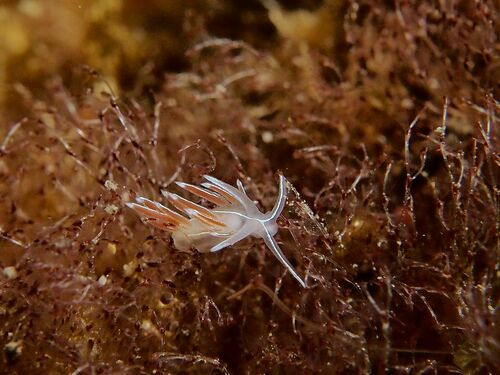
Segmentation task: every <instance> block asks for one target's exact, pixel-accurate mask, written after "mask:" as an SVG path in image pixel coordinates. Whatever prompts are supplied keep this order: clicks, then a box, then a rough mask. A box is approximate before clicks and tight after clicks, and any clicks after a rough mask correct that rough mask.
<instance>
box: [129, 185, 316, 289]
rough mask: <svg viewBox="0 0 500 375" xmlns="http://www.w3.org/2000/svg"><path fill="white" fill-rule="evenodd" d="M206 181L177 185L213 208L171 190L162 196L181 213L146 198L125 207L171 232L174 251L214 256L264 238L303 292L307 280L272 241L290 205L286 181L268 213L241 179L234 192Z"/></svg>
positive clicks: (139, 198) (229, 187)
mask: <svg viewBox="0 0 500 375" xmlns="http://www.w3.org/2000/svg"><path fill="white" fill-rule="evenodd" d="M204 179H205V180H206V181H205V182H203V183H202V184H201V186H196V185H191V184H187V183H184V182H176V184H177V185H178V186H179V187H181V188H182V189H185V190H187V191H188V192H190V193H191V194H194V195H197V196H198V197H201V198H204V199H205V200H207V201H208V202H210V203H213V204H214V205H215V207H214V208H212V209H209V208H206V207H203V206H201V205H199V204H196V203H193V202H191V201H189V200H187V199H185V198H183V197H181V196H179V195H177V194H174V193H170V192H167V191H163V192H162V193H163V195H164V196H165V198H166V199H167V201H168V202H169V203H170V204H171V205H172V206H173V207H175V208H176V209H177V210H178V211H179V212H177V211H174V210H173V209H170V208H168V207H166V206H164V205H162V204H161V203H159V202H155V201H152V200H149V199H147V198H144V197H137V198H136V203H127V206H128V207H130V208H132V209H133V210H135V211H136V212H137V213H138V214H140V215H141V216H142V217H143V219H144V220H145V221H146V222H148V223H149V224H152V225H154V226H155V227H158V228H160V229H163V230H169V231H171V232H172V238H173V240H174V246H175V247H176V248H177V249H179V250H186V249H189V248H190V247H194V248H195V249H197V250H199V251H201V252H216V251H219V250H222V249H224V248H226V247H228V246H231V245H234V244H235V243H237V242H239V241H241V240H243V239H244V238H246V237H248V236H252V237H260V238H262V239H263V240H264V242H265V244H266V246H267V247H268V248H269V250H271V252H272V253H273V254H274V255H275V256H276V258H278V260H279V261H280V262H281V263H282V264H283V266H285V267H286V268H287V270H288V271H289V272H290V273H291V274H292V276H293V277H294V278H295V279H296V280H297V281H298V282H299V283H300V285H301V286H302V287H304V288H305V287H306V283H305V281H304V280H302V278H301V277H300V276H299V275H298V274H297V272H296V271H295V269H294V268H293V266H292V265H291V264H290V262H289V261H288V259H287V258H286V257H285V255H284V254H283V252H282V251H281V249H280V247H279V246H278V243H277V242H276V240H275V239H274V235H275V234H276V233H277V232H278V224H277V219H278V217H279V216H280V215H281V212H282V211H283V208H284V206H285V201H286V180H285V177H284V176H283V175H280V179H279V195H278V198H277V200H276V203H275V205H274V207H273V209H272V210H271V211H269V212H267V213H262V212H261V211H260V210H259V209H258V207H257V206H256V204H255V203H254V202H253V201H252V200H251V199H250V198H249V197H248V195H247V194H246V192H245V189H244V187H243V184H242V183H241V181H240V180H238V181H237V188H236V187H234V186H231V185H229V184H227V183H225V182H223V181H220V180H218V179H217V178H215V177H212V176H208V175H205V176H204Z"/></svg>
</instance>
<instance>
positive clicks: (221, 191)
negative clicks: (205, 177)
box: [205, 182, 239, 204]
mask: <svg viewBox="0 0 500 375" xmlns="http://www.w3.org/2000/svg"><path fill="white" fill-rule="evenodd" d="M205 184H206V186H208V187H209V188H210V189H211V190H213V191H215V192H217V193H219V194H220V195H222V196H223V197H224V198H226V199H227V201H228V202H230V203H233V204H239V202H238V200H237V199H235V198H234V197H233V196H232V194H229V193H228V192H227V191H225V190H224V189H221V188H220V187H218V186H217V185H214V184H212V183H210V182H207V183H205Z"/></svg>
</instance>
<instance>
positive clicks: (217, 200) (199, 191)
mask: <svg viewBox="0 0 500 375" xmlns="http://www.w3.org/2000/svg"><path fill="white" fill-rule="evenodd" d="M178 185H179V186H180V187H181V188H183V189H185V190H187V191H189V192H190V193H192V194H194V195H197V196H199V197H201V198H205V199H206V200H207V201H209V202H212V203H214V204H216V205H218V206H225V205H227V203H228V202H227V201H226V200H225V199H224V198H223V197H221V196H220V195H219V194H215V193H213V192H211V191H210V190H206V189H203V188H200V187H198V186H194V185H190V184H186V183H178Z"/></svg>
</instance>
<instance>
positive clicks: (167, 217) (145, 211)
mask: <svg viewBox="0 0 500 375" xmlns="http://www.w3.org/2000/svg"><path fill="white" fill-rule="evenodd" d="M131 207H132V208H133V209H134V210H136V211H137V212H139V213H140V214H142V215H144V216H146V217H148V218H151V219H156V220H159V221H164V222H167V223H170V224H173V225H179V224H181V223H187V222H188V219H187V218H185V217H184V216H182V215H179V214H178V213H176V212H173V211H170V210H169V211H170V212H160V211H158V209H157V208H156V207H155V209H152V208H149V207H145V206H141V205H138V204H136V203H132V204H131Z"/></svg>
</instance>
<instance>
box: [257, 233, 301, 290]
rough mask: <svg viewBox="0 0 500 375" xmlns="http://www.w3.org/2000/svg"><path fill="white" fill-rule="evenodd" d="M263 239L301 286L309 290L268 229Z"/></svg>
mask: <svg viewBox="0 0 500 375" xmlns="http://www.w3.org/2000/svg"><path fill="white" fill-rule="evenodd" d="M262 238H263V239H264V242H265V243H266V246H267V247H268V248H269V250H271V251H272V252H273V254H274V256H275V257H276V258H278V260H279V261H280V262H281V264H282V265H283V266H285V267H286V269H287V270H288V271H289V272H290V273H291V274H292V276H293V277H295V279H296V280H297V281H298V282H299V284H300V285H302V287H303V288H307V285H306V283H305V281H304V280H302V278H301V277H300V276H299V274H298V273H297V272H296V271H295V269H294V268H293V266H292V264H291V263H290V262H289V261H288V259H287V258H286V257H285V254H283V251H281V249H280V247H279V246H278V244H277V243H276V240H275V239H274V238H273V237H272V236H271V235H270V234H269V232H268V231H267V229H266V230H265V234H264V236H263V237H262Z"/></svg>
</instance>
